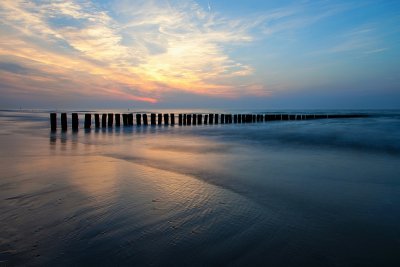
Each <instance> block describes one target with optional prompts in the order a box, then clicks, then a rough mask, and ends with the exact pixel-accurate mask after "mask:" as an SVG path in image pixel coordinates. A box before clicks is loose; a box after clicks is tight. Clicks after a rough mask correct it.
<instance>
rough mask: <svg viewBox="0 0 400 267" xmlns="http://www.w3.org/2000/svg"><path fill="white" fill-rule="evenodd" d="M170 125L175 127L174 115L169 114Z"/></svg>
mask: <svg viewBox="0 0 400 267" xmlns="http://www.w3.org/2000/svg"><path fill="white" fill-rule="evenodd" d="M170 116H171V125H175V113H171V114H170Z"/></svg>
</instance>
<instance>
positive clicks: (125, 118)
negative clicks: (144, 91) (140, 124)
mask: <svg viewBox="0 0 400 267" xmlns="http://www.w3.org/2000/svg"><path fill="white" fill-rule="evenodd" d="M122 123H123V125H124V126H125V127H126V126H128V114H122Z"/></svg>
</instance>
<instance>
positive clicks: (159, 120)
mask: <svg viewBox="0 0 400 267" xmlns="http://www.w3.org/2000/svg"><path fill="white" fill-rule="evenodd" d="M161 124H162V114H161V113H159V114H158V125H161Z"/></svg>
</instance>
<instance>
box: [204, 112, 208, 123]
mask: <svg viewBox="0 0 400 267" xmlns="http://www.w3.org/2000/svg"><path fill="white" fill-rule="evenodd" d="M207 123H208V115H207V114H205V115H204V124H207Z"/></svg>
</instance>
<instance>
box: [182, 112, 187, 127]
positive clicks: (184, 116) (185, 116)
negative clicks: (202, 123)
mask: <svg viewBox="0 0 400 267" xmlns="http://www.w3.org/2000/svg"><path fill="white" fill-rule="evenodd" d="M186 120H187V115H186V114H183V125H186V124H187V123H186Z"/></svg>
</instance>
